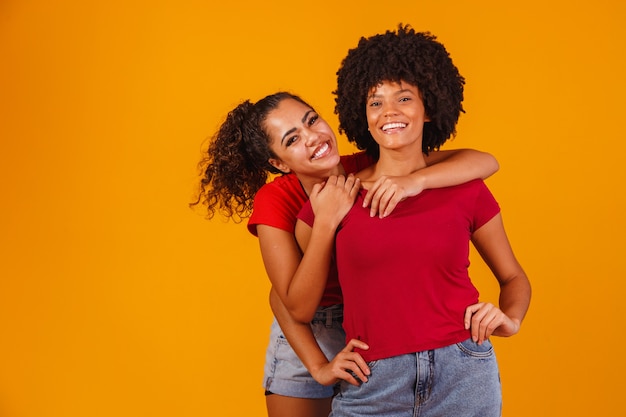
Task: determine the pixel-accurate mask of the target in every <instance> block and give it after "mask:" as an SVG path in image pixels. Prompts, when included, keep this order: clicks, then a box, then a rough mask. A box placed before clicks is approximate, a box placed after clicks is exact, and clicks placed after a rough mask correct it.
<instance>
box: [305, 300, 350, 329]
mask: <svg viewBox="0 0 626 417" xmlns="http://www.w3.org/2000/svg"><path fill="white" fill-rule="evenodd" d="M333 322H339V323H341V322H343V304H335V305H332V306H327V307H320V308H318V309H317V311H316V312H315V316H313V320H311V323H325V324H326V326H327V327H330V326H332V324H333Z"/></svg>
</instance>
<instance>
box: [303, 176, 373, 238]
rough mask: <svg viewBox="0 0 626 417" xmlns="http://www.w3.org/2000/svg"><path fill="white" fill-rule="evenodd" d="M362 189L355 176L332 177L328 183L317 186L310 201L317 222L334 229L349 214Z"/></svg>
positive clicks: (312, 191)
mask: <svg viewBox="0 0 626 417" xmlns="http://www.w3.org/2000/svg"><path fill="white" fill-rule="evenodd" d="M360 188H361V182H360V180H359V179H358V178H356V177H355V176H354V175H352V174H350V175H348V176H347V177H344V176H343V175H331V176H330V177H328V179H327V180H326V181H324V182H323V183H320V184H315V185H314V186H313V189H312V190H311V195H310V196H309V200H311V206H312V208H313V212H314V213H315V222H316V223H317V222H328V224H330V225H331V226H333V227H335V228H336V227H337V226H339V223H340V222H341V220H343V218H344V217H345V216H346V214H348V212H349V211H350V209H351V208H352V206H353V205H354V200H355V199H356V196H357V195H358V193H359V189H360Z"/></svg>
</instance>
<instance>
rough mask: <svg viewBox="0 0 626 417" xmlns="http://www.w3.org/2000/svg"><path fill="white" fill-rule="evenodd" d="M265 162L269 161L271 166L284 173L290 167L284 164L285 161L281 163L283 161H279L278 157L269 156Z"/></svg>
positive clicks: (288, 170) (287, 171)
mask: <svg viewBox="0 0 626 417" xmlns="http://www.w3.org/2000/svg"><path fill="white" fill-rule="evenodd" d="M267 162H269V163H270V165H271V166H273V167H274V168H276V169H277V170H279V171H280V172H284V173H285V174H287V173H289V172H291V168H289V167H288V166H287V165H285V163H283V161H281V160H280V159H276V158H270V159H268V160H267Z"/></svg>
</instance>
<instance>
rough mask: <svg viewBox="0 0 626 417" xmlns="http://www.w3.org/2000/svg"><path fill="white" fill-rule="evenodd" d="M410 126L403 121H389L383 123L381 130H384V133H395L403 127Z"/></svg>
mask: <svg viewBox="0 0 626 417" xmlns="http://www.w3.org/2000/svg"><path fill="white" fill-rule="evenodd" d="M407 126H408V124H407V123H402V122H387V123H385V124H384V125H382V126H381V127H380V130H382V131H383V133H394V132H398V131H400V130H402V129H405V128H406V127H407Z"/></svg>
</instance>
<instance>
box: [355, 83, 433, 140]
mask: <svg viewBox="0 0 626 417" xmlns="http://www.w3.org/2000/svg"><path fill="white" fill-rule="evenodd" d="M366 114H367V124H368V127H369V130H370V133H371V134H372V137H373V138H374V140H375V141H376V142H377V143H378V144H379V145H380V147H381V151H382V150H383V149H397V150H399V149H401V148H403V147H406V146H411V147H415V146H417V147H418V149H419V151H420V152H421V147H422V134H423V132H424V122H427V121H429V119H428V116H426V112H425V110H424V102H423V101H422V98H421V95H420V92H419V90H418V88H417V87H416V86H414V85H412V84H409V83H406V82H400V83H397V82H390V81H383V82H382V83H380V84H378V85H377V86H376V87H374V88H372V89H371V90H370V92H369V94H368V97H367V103H366Z"/></svg>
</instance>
